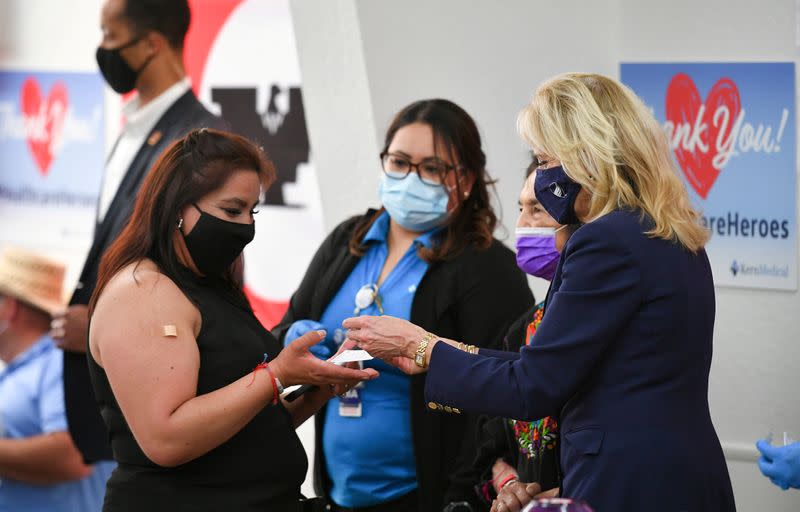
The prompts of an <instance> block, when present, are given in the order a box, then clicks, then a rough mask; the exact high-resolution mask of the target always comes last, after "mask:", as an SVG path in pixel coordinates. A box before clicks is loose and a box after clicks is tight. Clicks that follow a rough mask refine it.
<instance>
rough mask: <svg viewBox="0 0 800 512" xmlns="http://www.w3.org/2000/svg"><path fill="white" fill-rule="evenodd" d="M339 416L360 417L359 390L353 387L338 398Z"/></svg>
mask: <svg viewBox="0 0 800 512" xmlns="http://www.w3.org/2000/svg"><path fill="white" fill-rule="evenodd" d="M339 416H342V417H345V418H360V417H361V390H360V389H357V388H353V389H351V390H348V391H347V392H346V393H345V394H344V396H343V397H340V398H339Z"/></svg>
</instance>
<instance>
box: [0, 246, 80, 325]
mask: <svg viewBox="0 0 800 512" xmlns="http://www.w3.org/2000/svg"><path fill="white" fill-rule="evenodd" d="M64 270H65V268H64V265H62V264H61V263H58V262H55V261H53V260H49V259H47V258H44V257H42V256H40V255H39V254H36V253H34V252H30V251H26V250H24V249H19V248H16V247H6V248H5V249H3V252H2V254H0V293H2V294H4V295H9V296H11V297H14V298H16V299H18V300H20V301H22V302H25V303H27V304H30V305H31V306H34V307H36V308H38V309H41V310H43V311H46V312H47V313H51V314H52V313H55V312H56V311H58V310H60V309H63V308H64V303H63V302H62V299H61V297H62V291H63V287H64Z"/></svg>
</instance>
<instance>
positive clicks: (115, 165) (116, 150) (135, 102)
mask: <svg viewBox="0 0 800 512" xmlns="http://www.w3.org/2000/svg"><path fill="white" fill-rule="evenodd" d="M190 87H191V83H190V82H189V79H188V78H184V79H183V80H181V81H179V82H176V83H175V84H173V85H172V86H170V88H169V89H167V90H166V91H164V92H162V93H161V94H159V95H158V96H157V97H156V98H154V99H153V100H152V101H150V102H149V103H148V104H147V105H144V106H143V107H140V106H139V98H138V97H136V98H134V99H132V100H131V101H130V102H129V103H128V104H127V105H125V107H123V109H122V113H123V115H124V116H125V119H126V121H125V126H124V127H123V128H122V133H120V135H119V139H117V143H116V144H115V145H114V147H113V148H112V149H111V151H112V153H111V155H110V156H109V157H108V162H107V163H106V172H105V175H104V176H103V188H102V190H101V191H100V204H99V205H98V208H97V222H102V221H103V219H104V218H105V216H106V213H108V208H109V206H111V201H112V200H113V199H114V196H115V195H116V193H117V189H118V188H119V185H120V183H122V179H123V178H124V177H125V173H127V172H128V168H129V167H130V166H131V163H133V159H134V158H135V157H136V154H137V153H138V152H139V149H140V148H141V147H142V144H144V143H145V140H146V139H147V136H148V135H149V134H150V131H151V130H152V129H153V127H154V126H155V125H156V123H158V120H159V119H161V116H163V115H164V113H165V112H166V111H167V110H168V109H169V107H171V106H172V104H173V103H175V102H176V101H178V98H180V97H181V96H183V95H184V94H185V93H186V91H188V90H189V88H190Z"/></svg>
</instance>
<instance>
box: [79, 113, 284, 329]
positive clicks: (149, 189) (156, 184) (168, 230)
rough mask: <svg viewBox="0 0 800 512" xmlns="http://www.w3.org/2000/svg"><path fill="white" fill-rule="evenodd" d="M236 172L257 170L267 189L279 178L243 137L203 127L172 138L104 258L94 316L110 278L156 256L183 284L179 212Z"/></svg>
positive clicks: (162, 268)
mask: <svg viewBox="0 0 800 512" xmlns="http://www.w3.org/2000/svg"><path fill="white" fill-rule="evenodd" d="M237 170H253V171H254V172H256V173H257V174H258V176H259V179H260V181H261V183H262V185H263V186H264V188H265V189H266V188H267V187H268V186H269V185H270V184H271V183H272V181H273V180H274V179H275V168H274V167H273V166H272V163H271V162H270V161H269V160H268V159H267V157H266V155H265V154H264V152H263V151H262V150H261V149H260V148H258V147H257V146H256V145H255V144H253V143H252V142H250V141H249V140H247V139H245V138H244V137H241V136H239V135H235V134H233V133H227V132H223V131H219V130H213V129H207V128H201V129H199V130H194V131H192V132H190V133H189V134H188V135H186V137H184V138H183V139H180V140H177V141H175V142H173V143H172V144H171V145H170V146H169V147H168V148H167V149H166V150H165V151H164V153H162V154H161V156H160V157H159V159H158V161H157V162H156V164H155V165H154V166H153V169H152V170H151V171H150V173H149V174H148V176H147V178H146V179H145V181H144V183H143V184H142V188H141V189H140V190H139V194H138V195H137V196H136V205H135V206H134V210H133V215H132V216H131V219H130V221H129V222H128V225H127V226H126V227H125V229H124V230H123V231H122V233H121V234H120V235H119V237H118V238H117V239H116V240H115V241H114V243H113V244H111V247H109V248H108V251H107V252H106V254H105V256H103V259H102V261H101V263H100V270H99V274H98V278H97V286H96V287H95V290H94V293H93V294H92V299H91V301H90V302H89V314H90V315H91V313H92V312H93V311H94V306H95V305H96V304H97V298H98V297H99V296H100V294H101V293H102V292H103V289H104V288H105V286H106V285H107V284H108V282H109V281H110V280H111V278H112V277H114V276H115V275H116V274H117V273H118V272H119V271H120V270H122V269H123V268H125V267H126V266H127V265H130V264H132V263H138V262H140V261H142V260H143V259H145V258H150V259H152V260H153V261H154V262H155V263H156V265H158V267H159V270H160V271H161V272H162V273H163V274H164V275H166V276H167V277H169V278H170V279H172V280H173V281H175V283H176V284H178V286H181V283H184V282H185V281H186V279H187V278H186V277H185V276H186V271H185V266H183V265H182V264H181V263H180V262H179V260H178V256H177V253H176V251H175V245H174V243H173V234H174V233H175V230H176V229H177V227H178V226H177V221H178V217H179V216H180V212H181V210H183V208H185V207H186V206H187V205H189V204H192V203H194V202H196V201H197V200H198V199H200V198H201V197H203V196H205V195H206V194H208V193H209V192H211V191H213V190H216V189H218V188H219V187H221V186H222V185H223V184H224V183H225V181H226V180H227V179H228V177H230V175H231V174H232V173H233V172H234V171H237ZM235 265H236V263H234V265H232V268H231V269H229V271H228V272H227V275H226V278H227V279H228V281H229V282H230V283H231V284H232V285H233V286H234V287H236V288H238V289H239V290H241V284H240V283H239V282H238V280H236V279H234V278H233V276H232V271H233V267H234V266H235Z"/></svg>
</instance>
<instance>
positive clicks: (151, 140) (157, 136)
mask: <svg viewBox="0 0 800 512" xmlns="http://www.w3.org/2000/svg"><path fill="white" fill-rule="evenodd" d="M160 140H161V131H160V130H156V131H154V132H153V133H151V134H150V137H148V138H147V144H148V145H149V146H155V145H156V144H158V141H160Z"/></svg>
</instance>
